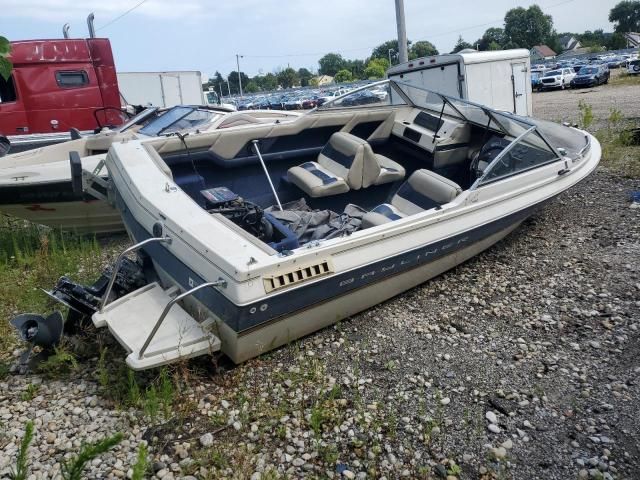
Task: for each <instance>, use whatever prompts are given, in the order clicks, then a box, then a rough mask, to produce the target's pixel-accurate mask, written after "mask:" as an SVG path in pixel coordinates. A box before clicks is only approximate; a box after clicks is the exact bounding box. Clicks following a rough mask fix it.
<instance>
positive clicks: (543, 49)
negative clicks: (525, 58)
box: [533, 45, 556, 57]
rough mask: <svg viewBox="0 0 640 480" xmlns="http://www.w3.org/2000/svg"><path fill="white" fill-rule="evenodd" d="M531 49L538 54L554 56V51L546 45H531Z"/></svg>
mask: <svg viewBox="0 0 640 480" xmlns="http://www.w3.org/2000/svg"><path fill="white" fill-rule="evenodd" d="M533 50H535V51H536V53H537V54H538V55H540V56H542V57H555V56H556V52H554V51H553V50H551V49H550V48H549V47H547V46H546V45H536V46H535V47H533Z"/></svg>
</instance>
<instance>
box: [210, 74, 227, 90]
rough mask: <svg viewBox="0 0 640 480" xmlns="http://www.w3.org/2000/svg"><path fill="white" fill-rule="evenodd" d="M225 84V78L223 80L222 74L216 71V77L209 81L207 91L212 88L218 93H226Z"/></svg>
mask: <svg viewBox="0 0 640 480" xmlns="http://www.w3.org/2000/svg"><path fill="white" fill-rule="evenodd" d="M225 84H226V82H225V80H224V78H222V74H221V73H220V72H218V71H217V70H216V73H215V75H214V76H213V77H212V78H210V79H209V80H208V81H207V84H206V85H205V87H207V88H206V90H208V88H209V87H212V88H213V89H214V91H215V92H216V93H220V92H221V91H223V92H224V93H226V90H227V86H226V85H225Z"/></svg>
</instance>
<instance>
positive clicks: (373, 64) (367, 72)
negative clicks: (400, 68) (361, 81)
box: [364, 58, 389, 80]
mask: <svg viewBox="0 0 640 480" xmlns="http://www.w3.org/2000/svg"><path fill="white" fill-rule="evenodd" d="M388 68H389V60H387V59H386V58H372V59H371V60H369V63H368V64H367V68H365V69H364V76H365V78H367V79H369V80H375V79H377V78H382V77H384V74H385V73H386V71H387V69H388Z"/></svg>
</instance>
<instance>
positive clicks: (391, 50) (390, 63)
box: [389, 48, 395, 66]
mask: <svg viewBox="0 0 640 480" xmlns="http://www.w3.org/2000/svg"><path fill="white" fill-rule="evenodd" d="M391 52H395V50H394V49H393V48H390V49H389V66H391V65H393V62H392V61H391Z"/></svg>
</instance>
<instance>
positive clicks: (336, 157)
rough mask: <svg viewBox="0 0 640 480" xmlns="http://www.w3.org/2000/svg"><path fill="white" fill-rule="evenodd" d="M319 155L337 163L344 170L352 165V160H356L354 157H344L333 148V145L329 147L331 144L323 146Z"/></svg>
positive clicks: (344, 155)
mask: <svg viewBox="0 0 640 480" xmlns="http://www.w3.org/2000/svg"><path fill="white" fill-rule="evenodd" d="M320 154H321V155H324V156H325V157H328V158H330V159H331V160H333V161H334V162H336V163H339V164H340V165H342V166H343V167H344V168H351V165H352V164H353V160H354V159H355V158H356V156H355V155H346V154H344V153H342V152H340V151H338V150H336V149H335V148H333V145H331V142H329V143H327V144H326V145H325V146H324V148H323V149H322V151H321V152H320Z"/></svg>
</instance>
